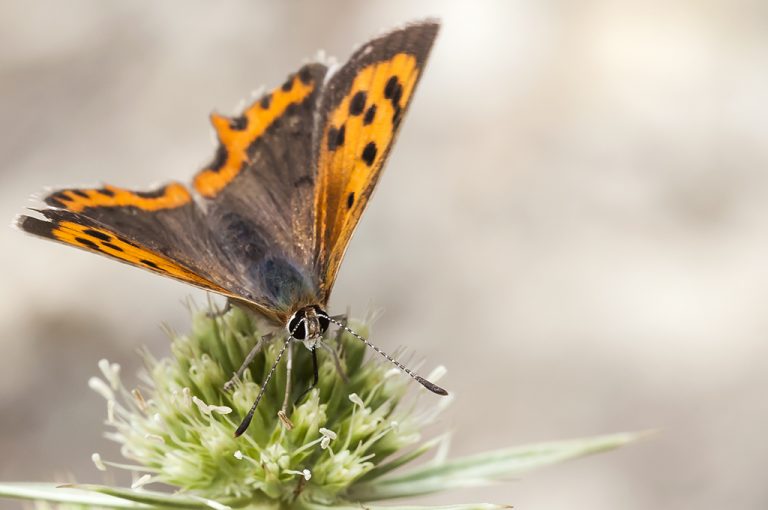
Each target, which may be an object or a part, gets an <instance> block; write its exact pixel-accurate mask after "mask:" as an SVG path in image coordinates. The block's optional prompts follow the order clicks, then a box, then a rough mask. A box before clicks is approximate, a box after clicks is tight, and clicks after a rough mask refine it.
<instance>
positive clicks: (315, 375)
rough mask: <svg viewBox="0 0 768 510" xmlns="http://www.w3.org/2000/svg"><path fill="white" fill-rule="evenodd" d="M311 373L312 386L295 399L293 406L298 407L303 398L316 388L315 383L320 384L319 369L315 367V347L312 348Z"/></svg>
mask: <svg viewBox="0 0 768 510" xmlns="http://www.w3.org/2000/svg"><path fill="white" fill-rule="evenodd" d="M312 373H313V378H312V384H311V385H310V386H309V388H307V389H306V390H304V392H303V393H302V394H301V395H299V398H297V399H296V402H294V404H293V405H299V402H301V401H302V400H303V399H304V397H306V396H307V394H308V393H309V392H310V391H312V390H313V389H314V387H315V386H317V383H318V382H320V369H319V367H318V365H317V348H315V347H313V348H312Z"/></svg>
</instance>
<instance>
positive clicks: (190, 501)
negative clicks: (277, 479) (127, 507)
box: [67, 484, 271, 510]
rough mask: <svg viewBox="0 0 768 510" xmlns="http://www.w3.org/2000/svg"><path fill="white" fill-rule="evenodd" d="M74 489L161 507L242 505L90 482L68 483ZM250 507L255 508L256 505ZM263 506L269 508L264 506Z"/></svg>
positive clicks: (191, 507)
mask: <svg viewBox="0 0 768 510" xmlns="http://www.w3.org/2000/svg"><path fill="white" fill-rule="evenodd" d="M67 487H72V488H75V489H82V490H85V491H92V492H95V493H99V494H104V495H107V496H113V497H116V498H121V499H124V500H128V501H134V502H136V503H140V504H143V505H145V506H153V507H161V508H190V509H208V508H213V509H214V510H224V509H226V508H231V507H234V506H242V504H243V503H244V502H243V501H239V500H231V501H213V500H210V499H205V498H201V497H198V496H194V495H190V494H179V493H175V494H168V493H166V492H155V491H148V490H144V489H142V490H134V489H127V488H124V487H109V486H107V485H91V484H75V485H69V486H67ZM252 508H254V509H257V508H259V507H258V506H253V507H252ZM264 508H271V507H268V506H265V507H264Z"/></svg>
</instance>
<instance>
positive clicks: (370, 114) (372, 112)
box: [363, 104, 376, 126]
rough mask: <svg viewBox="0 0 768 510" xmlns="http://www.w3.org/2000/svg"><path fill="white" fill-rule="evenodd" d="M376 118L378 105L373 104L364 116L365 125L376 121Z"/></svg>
mask: <svg viewBox="0 0 768 510" xmlns="http://www.w3.org/2000/svg"><path fill="white" fill-rule="evenodd" d="M375 118H376V105H375V104H372V105H371V106H370V107H369V108H368V110H367V111H366V112H365V117H363V125H364V126H367V125H369V124H370V123H372V122H373V121H374V119H375Z"/></svg>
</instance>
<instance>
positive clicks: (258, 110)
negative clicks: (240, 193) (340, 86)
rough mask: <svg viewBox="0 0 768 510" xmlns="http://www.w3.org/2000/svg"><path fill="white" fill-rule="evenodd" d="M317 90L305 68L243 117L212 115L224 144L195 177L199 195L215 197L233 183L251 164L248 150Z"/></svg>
mask: <svg viewBox="0 0 768 510" xmlns="http://www.w3.org/2000/svg"><path fill="white" fill-rule="evenodd" d="M314 90H315V83H314V82H313V80H312V75H311V73H310V71H309V69H308V68H307V67H305V68H303V69H302V70H301V71H299V72H298V73H296V74H295V75H292V76H291V77H289V78H288V81H286V82H285V83H284V84H283V85H282V86H281V87H278V88H276V89H275V90H273V91H272V92H271V93H269V94H267V95H265V96H263V97H262V98H261V99H259V100H258V101H256V102H254V103H253V104H251V106H249V107H248V108H247V109H246V110H245V111H244V112H243V114H242V115H241V116H240V117H235V118H229V117H224V116H222V115H218V114H213V115H211V123H212V124H213V127H214V128H215V129H216V133H217V135H218V138H219V143H220V145H219V149H218V151H217V154H216V158H215V159H214V161H213V162H212V163H211V164H210V165H209V166H208V168H206V169H205V170H202V171H201V172H199V173H198V174H197V175H196V176H195V179H194V186H195V189H196V190H197V191H198V193H200V194H201V195H202V196H204V197H206V198H211V197H213V196H215V195H216V194H217V193H218V192H219V191H221V189H222V188H224V187H225V186H226V185H227V184H229V183H230V182H231V181H232V179H234V178H235V177H236V176H237V174H239V173H240V171H241V170H242V168H243V166H244V165H246V164H247V163H248V152H247V151H248V147H249V146H250V145H251V144H252V143H253V142H254V141H255V140H257V139H258V138H259V137H260V136H261V135H262V134H264V132H265V131H266V130H267V129H269V127H270V126H271V125H272V124H273V123H274V122H275V120H276V119H278V118H280V117H281V116H282V115H283V114H284V113H285V112H286V110H288V109H289V108H290V107H291V105H297V104H300V103H301V102H303V101H304V100H305V99H306V98H307V97H308V96H309V95H310V94H311V93H312V92H313V91H314Z"/></svg>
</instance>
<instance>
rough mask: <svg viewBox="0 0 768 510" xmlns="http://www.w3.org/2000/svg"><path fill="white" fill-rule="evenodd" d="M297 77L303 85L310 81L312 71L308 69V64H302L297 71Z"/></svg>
mask: <svg viewBox="0 0 768 510" xmlns="http://www.w3.org/2000/svg"><path fill="white" fill-rule="evenodd" d="M299 79H300V80H301V83H303V84H304V85H309V84H310V83H312V72H311V71H310V70H309V66H304V67H302V68H301V70H300V71H299Z"/></svg>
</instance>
